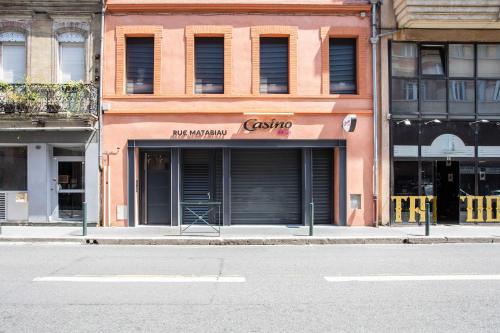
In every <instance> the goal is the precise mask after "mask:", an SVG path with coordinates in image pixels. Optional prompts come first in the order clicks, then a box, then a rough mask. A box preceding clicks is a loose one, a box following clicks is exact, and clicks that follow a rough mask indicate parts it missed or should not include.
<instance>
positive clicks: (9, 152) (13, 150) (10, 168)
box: [0, 147, 28, 191]
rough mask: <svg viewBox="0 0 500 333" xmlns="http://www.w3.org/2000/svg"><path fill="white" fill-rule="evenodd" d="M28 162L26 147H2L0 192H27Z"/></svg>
mask: <svg viewBox="0 0 500 333" xmlns="http://www.w3.org/2000/svg"><path fill="white" fill-rule="evenodd" d="M27 160H28V154H27V149H26V147H0V190H2V191H26V190H27V185H26V184H27V179H28V177H27V174H28V164H27Z"/></svg>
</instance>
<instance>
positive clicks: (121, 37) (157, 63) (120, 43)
mask: <svg viewBox="0 0 500 333" xmlns="http://www.w3.org/2000/svg"><path fill="white" fill-rule="evenodd" d="M115 33H116V69H115V70H116V83H115V89H116V90H115V94H116V95H124V94H125V75H126V73H125V64H126V61H125V59H126V45H125V38H127V37H153V38H154V58H153V59H154V69H153V71H154V73H153V77H154V78H153V94H154V95H159V94H160V83H161V40H162V35H163V28H162V26H157V25H134V26H132V25H130V26H118V27H116V32H115Z"/></svg>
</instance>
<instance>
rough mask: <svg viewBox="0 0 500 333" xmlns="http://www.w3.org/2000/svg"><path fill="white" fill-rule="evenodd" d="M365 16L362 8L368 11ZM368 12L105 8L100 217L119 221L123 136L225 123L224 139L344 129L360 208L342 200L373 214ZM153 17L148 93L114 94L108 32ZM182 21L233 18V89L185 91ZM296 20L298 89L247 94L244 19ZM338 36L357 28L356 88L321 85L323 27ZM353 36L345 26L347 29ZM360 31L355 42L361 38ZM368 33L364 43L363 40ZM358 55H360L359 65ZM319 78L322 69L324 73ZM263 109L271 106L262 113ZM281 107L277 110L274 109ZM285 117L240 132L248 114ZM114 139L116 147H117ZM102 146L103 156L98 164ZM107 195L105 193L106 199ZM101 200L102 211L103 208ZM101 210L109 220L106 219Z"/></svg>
mask: <svg viewBox="0 0 500 333" xmlns="http://www.w3.org/2000/svg"><path fill="white" fill-rule="evenodd" d="M367 16H369V15H367ZM369 23H370V21H369V19H368V18H362V17H360V16H359V15H339V16H335V15H329V16H321V15H314V16H310V15H309V16H307V15H264V14H262V15H243V14H242V15H239V14H235V15H230V14H221V15H215V14H214V15H187V14H186V15H184V14H183V15H181V14H171V15H167V14H144V15H107V16H106V18H105V35H104V55H103V61H104V63H103V102H104V103H106V106H107V109H108V110H107V111H106V112H105V116H104V119H103V152H104V153H111V154H110V155H109V177H110V180H109V181H110V183H109V186H108V188H109V189H110V192H109V193H106V192H105V196H104V201H105V202H104V205H103V206H104V207H105V212H104V217H105V220H106V223H105V225H114V226H122V225H126V224H127V221H126V220H117V206H119V205H127V204H128V203H127V192H128V189H127V140H129V139H137V140H139V139H171V138H172V137H171V136H172V132H173V130H179V129H187V130H189V129H224V130H227V131H228V134H227V135H226V136H225V137H223V139H228V140H229V139H250V140H251V139H262V138H275V139H345V140H346V141H347V192H348V193H347V196H348V197H347V201H348V203H349V196H350V194H362V197H363V202H362V209H361V210H357V211H356V210H352V209H350V207H348V211H347V219H348V224H349V225H371V223H372V195H371V193H372V161H373V156H372V153H373V151H372V115H371V105H372V96H371V83H370V82H371V67H370V64H371V60H370V56H369V51H370V45H369V43H368V35H369ZM151 25H155V26H161V27H162V28H163V29H162V41H161V61H162V62H161V69H160V73H161V81H160V91H159V92H158V93H155V95H154V96H126V95H125V96H123V95H122V96H119V95H117V93H116V91H115V83H116V81H115V79H116V39H115V32H116V28H117V27H119V26H151ZM187 25H224V26H232V48H231V53H232V91H231V93H228V94H225V95H217V96H196V95H194V96H188V95H187V94H186V80H185V78H186V60H185V59H186V44H185V27H186V26H187ZM265 25H273V26H276V25H278V26H294V27H297V31H298V39H297V93H296V94H295V95H293V96H288V95H281V96H279V95H273V96H269V95H268V96H266V95H252V49H251V36H250V29H251V27H252V26H265ZM324 27H330V33H331V34H332V35H335V33H336V32H339V34H341V35H343V36H349V31H352V34H353V35H354V34H356V35H359V34H362V37H363V39H361V38H360V39H359V40H358V68H362V69H363V70H362V71H361V72H360V73H358V90H359V92H360V94H358V95H345V96H339V95H329V94H324V93H322V39H321V29H322V28H324ZM349 37H353V36H349ZM361 40H363V43H361V42H360V41H361ZM365 42H366V43H365ZM359 61H362V62H363V63H362V66H360V64H359ZM323 79H324V78H323ZM266 113H271V114H268V115H266ZM280 113H281V115H280ZM347 114H357V115H358V125H357V128H356V131H355V132H354V133H345V132H344V131H343V129H342V127H341V124H342V120H343V118H344V117H345V115H347ZM250 117H251V118H257V119H259V120H270V119H273V118H275V119H278V120H280V121H282V120H291V121H292V122H293V127H292V129H291V131H290V133H289V134H288V135H287V136H284V137H283V136H280V135H277V134H276V133H275V132H261V131H256V132H252V133H249V132H246V131H245V130H243V129H242V123H243V121H244V120H246V119H248V118H250ZM117 148H120V149H117ZM106 165H107V161H106V154H105V155H104V159H103V166H104V167H105V172H106ZM107 198H109V202H108V199H107ZM108 209H109V211H108ZM108 216H109V219H110V221H107V218H108Z"/></svg>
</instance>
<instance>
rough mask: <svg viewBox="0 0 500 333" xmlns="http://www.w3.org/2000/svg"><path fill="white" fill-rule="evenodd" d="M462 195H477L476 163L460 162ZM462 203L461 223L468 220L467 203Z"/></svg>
mask: <svg viewBox="0 0 500 333" xmlns="http://www.w3.org/2000/svg"><path fill="white" fill-rule="evenodd" d="M459 170H460V182H459V184H460V191H459V192H460V193H459V195H461V196H462V195H463V196H469V195H475V192H476V166H475V162H474V161H461V162H460V167H459ZM459 202H460V222H466V220H467V201H462V200H459Z"/></svg>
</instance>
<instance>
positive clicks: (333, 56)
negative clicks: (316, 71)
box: [330, 38, 357, 94]
mask: <svg viewBox="0 0 500 333" xmlns="http://www.w3.org/2000/svg"><path fill="white" fill-rule="evenodd" d="M356 90H357V88H356V39H353V38H330V93H332V94H355V93H356Z"/></svg>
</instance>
